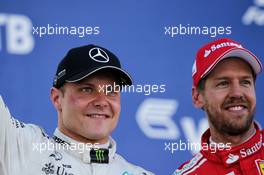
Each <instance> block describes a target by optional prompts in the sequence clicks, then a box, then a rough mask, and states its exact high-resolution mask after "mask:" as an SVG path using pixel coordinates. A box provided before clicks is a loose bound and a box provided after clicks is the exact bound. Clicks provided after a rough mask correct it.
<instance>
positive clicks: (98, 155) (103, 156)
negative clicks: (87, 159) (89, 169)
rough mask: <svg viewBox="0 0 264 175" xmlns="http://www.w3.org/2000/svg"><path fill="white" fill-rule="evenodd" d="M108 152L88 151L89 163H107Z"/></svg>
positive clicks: (101, 150) (100, 150) (105, 150)
mask: <svg viewBox="0 0 264 175" xmlns="http://www.w3.org/2000/svg"><path fill="white" fill-rule="evenodd" d="M108 153H109V150H108V149H92V150H91V151H90V156H91V162H92V163H108V162H109V157H108Z"/></svg>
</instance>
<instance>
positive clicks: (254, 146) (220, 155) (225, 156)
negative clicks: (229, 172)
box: [201, 123, 263, 167]
mask: <svg viewBox="0 0 264 175" xmlns="http://www.w3.org/2000/svg"><path fill="white" fill-rule="evenodd" d="M254 125H255V128H256V133H255V135H254V136H253V137H251V138H250V139H249V140H248V141H246V142H245V143H243V144H241V145H237V146H234V147H231V148H230V149H229V148H225V149H223V148H222V149H219V150H215V149H213V148H211V147H210V146H208V149H205V148H206V147H204V146H203V145H206V144H207V145H208V144H209V138H210V136H211V133H210V130H209V129H208V130H207V131H206V132H205V133H204V134H203V136H202V148H203V149H202V150H201V153H202V154H203V155H204V156H205V157H206V158H207V159H209V160H212V161H216V162H221V164H224V165H225V166H226V167H229V166H232V165H233V164H235V163H237V162H239V161H240V160H243V159H244V158H246V157H249V156H252V155H254V154H256V153H257V152H258V151H259V150H261V148H262V147H263V135H262V133H261V131H260V129H259V127H258V125H257V124H256V123H254Z"/></svg>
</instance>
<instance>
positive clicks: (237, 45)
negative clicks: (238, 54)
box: [204, 42, 243, 58]
mask: <svg viewBox="0 0 264 175" xmlns="http://www.w3.org/2000/svg"><path fill="white" fill-rule="evenodd" d="M230 46H233V47H237V48H243V47H242V46H241V45H240V44H237V43H233V42H223V43H220V44H213V45H212V46H211V47H210V48H209V49H208V50H207V49H205V51H204V58H206V57H208V56H209V55H210V54H211V53H212V52H214V51H216V50H217V49H220V48H223V47H230Z"/></svg>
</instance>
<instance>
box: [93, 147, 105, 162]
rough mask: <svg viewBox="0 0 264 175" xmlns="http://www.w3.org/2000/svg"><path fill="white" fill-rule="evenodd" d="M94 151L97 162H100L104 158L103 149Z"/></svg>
mask: <svg viewBox="0 0 264 175" xmlns="http://www.w3.org/2000/svg"><path fill="white" fill-rule="evenodd" d="M95 152H96V159H97V160H98V161H99V162H102V160H104V150H101V149H98V150H96V151H95Z"/></svg>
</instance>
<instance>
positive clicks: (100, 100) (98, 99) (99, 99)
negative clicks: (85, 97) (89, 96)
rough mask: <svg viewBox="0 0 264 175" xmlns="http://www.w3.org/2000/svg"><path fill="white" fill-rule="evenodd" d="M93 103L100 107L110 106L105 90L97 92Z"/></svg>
mask: <svg viewBox="0 0 264 175" xmlns="http://www.w3.org/2000/svg"><path fill="white" fill-rule="evenodd" d="M93 105H94V106H96V107H98V108H99V107H106V106H108V101H107V97H106V94H105V93H104V92H98V93H96V95H95V98H94V100H93Z"/></svg>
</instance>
